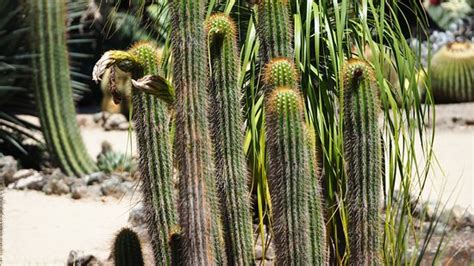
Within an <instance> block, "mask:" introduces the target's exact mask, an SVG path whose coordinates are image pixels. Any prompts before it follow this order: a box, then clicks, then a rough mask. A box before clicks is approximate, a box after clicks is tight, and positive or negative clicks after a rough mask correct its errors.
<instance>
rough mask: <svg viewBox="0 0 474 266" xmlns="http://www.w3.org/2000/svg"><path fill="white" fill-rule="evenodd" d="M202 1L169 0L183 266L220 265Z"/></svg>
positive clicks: (221, 246)
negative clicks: (177, 133)
mask: <svg viewBox="0 0 474 266" xmlns="http://www.w3.org/2000/svg"><path fill="white" fill-rule="evenodd" d="M206 3H207V1H204V0H171V1H170V2H169V4H170V11H171V12H170V21H171V25H172V26H171V36H172V38H171V46H172V55H173V60H174V63H173V83H174V87H175V90H176V103H175V105H174V107H175V110H176V132H179V136H176V139H175V150H174V153H175V156H176V157H175V158H176V165H177V167H178V171H179V176H178V177H179V185H178V186H179V198H178V208H179V218H180V219H179V220H180V225H181V228H182V237H181V241H182V246H183V247H186V248H185V249H184V252H183V262H184V264H185V265H214V264H222V263H225V257H226V256H225V252H224V240H223V237H222V224H221V218H220V214H219V206H218V202H217V195H216V180H215V175H216V172H215V168H214V161H213V157H212V155H213V152H212V150H213V148H212V141H211V137H210V130H209V128H208V125H209V121H208V109H207V107H208V103H209V98H208V91H207V86H208V84H209V79H208V58H207V47H206V36H205V30H204V15H205V13H204V9H205V5H206Z"/></svg>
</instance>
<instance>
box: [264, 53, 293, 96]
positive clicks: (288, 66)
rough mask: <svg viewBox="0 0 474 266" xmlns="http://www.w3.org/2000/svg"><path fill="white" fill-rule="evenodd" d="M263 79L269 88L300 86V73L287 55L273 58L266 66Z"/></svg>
mask: <svg viewBox="0 0 474 266" xmlns="http://www.w3.org/2000/svg"><path fill="white" fill-rule="evenodd" d="M263 79H264V83H265V85H266V86H267V87H268V88H269V89H273V88H277V87H281V86H288V87H290V88H295V87H297V86H298V75H297V72H296V68H295V65H294V64H293V62H292V61H291V60H290V59H289V58H286V57H277V58H273V59H271V60H270V62H268V64H267V65H266V66H265V71H264V74H263Z"/></svg>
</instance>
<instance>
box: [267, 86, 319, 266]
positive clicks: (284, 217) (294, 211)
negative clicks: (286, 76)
mask: <svg viewBox="0 0 474 266" xmlns="http://www.w3.org/2000/svg"><path fill="white" fill-rule="evenodd" d="M266 111H267V130H266V133H267V147H268V156H269V169H268V182H269V186H270V193H271V195H272V205H273V220H274V226H273V231H274V235H275V249H276V256H277V257H276V263H277V264H279V265H310V264H311V261H310V258H311V256H310V247H311V243H310V237H309V233H310V231H309V209H308V196H309V195H310V187H309V186H308V184H310V183H311V179H310V178H311V177H310V172H309V158H308V156H309V154H308V151H307V143H306V142H305V138H306V128H305V122H304V118H303V115H302V112H303V103H302V101H301V96H300V95H299V93H298V92H297V91H296V90H294V89H290V88H288V87H280V88H277V89H275V90H274V91H273V92H271V94H270V96H269V99H268V101H267V105H266Z"/></svg>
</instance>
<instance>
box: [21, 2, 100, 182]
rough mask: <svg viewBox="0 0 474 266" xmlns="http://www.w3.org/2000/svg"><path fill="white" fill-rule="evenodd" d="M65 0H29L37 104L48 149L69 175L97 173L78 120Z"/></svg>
mask: <svg viewBox="0 0 474 266" xmlns="http://www.w3.org/2000/svg"><path fill="white" fill-rule="evenodd" d="M65 2H66V1H64V0H37V1H26V2H25V3H26V4H27V7H28V11H29V12H28V19H27V20H28V22H29V25H30V27H29V29H30V38H31V40H30V43H31V46H32V47H31V48H32V51H33V53H34V54H35V56H34V57H33V69H34V70H35V71H34V80H35V86H34V87H35V95H36V105H37V108H38V113H39V118H40V122H41V127H42V130H43V134H44V137H45V140H46V144H47V145H48V149H49V151H50V152H51V154H52V155H53V157H54V159H55V160H56V161H57V163H58V165H59V167H61V169H62V170H63V171H64V172H65V173H66V174H68V175H83V174H87V173H90V172H93V171H95V170H97V169H96V166H95V164H94V162H93V160H92V159H91V158H90V156H89V155H88V153H87V151H86V148H85V145H84V143H83V142H82V137H81V133H80V131H79V128H78V126H77V122H76V111H75V107H74V102H73V96H72V89H71V82H70V74H69V65H68V54H67V45H66V27H65V25H66V17H65V15H66V10H65Z"/></svg>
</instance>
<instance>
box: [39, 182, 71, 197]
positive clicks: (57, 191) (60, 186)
mask: <svg viewBox="0 0 474 266" xmlns="http://www.w3.org/2000/svg"><path fill="white" fill-rule="evenodd" d="M43 192H44V193H45V194H46V195H63V194H67V193H69V186H68V185H67V184H66V182H65V181H64V180H63V179H50V180H49V181H48V182H47V183H46V185H45V186H44V187H43Z"/></svg>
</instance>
